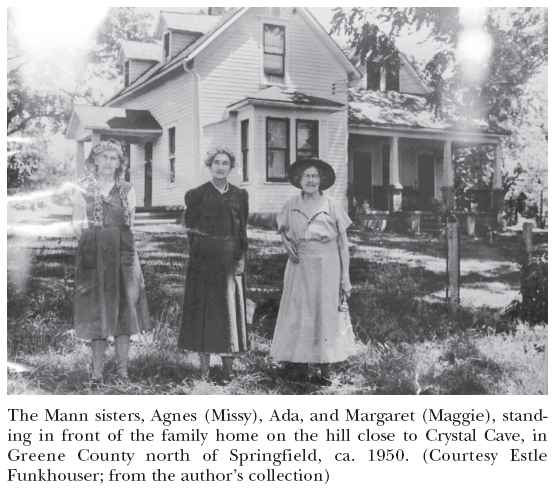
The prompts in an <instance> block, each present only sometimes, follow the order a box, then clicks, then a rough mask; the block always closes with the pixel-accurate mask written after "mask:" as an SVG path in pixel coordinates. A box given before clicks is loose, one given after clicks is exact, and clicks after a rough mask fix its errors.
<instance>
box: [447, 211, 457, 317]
mask: <svg viewBox="0 0 555 492" xmlns="http://www.w3.org/2000/svg"><path fill="white" fill-rule="evenodd" d="M446 237H447V277H448V287H447V288H448V289H449V304H450V307H451V313H452V315H453V316H454V315H456V313H457V309H458V307H459V302H460V273H461V270H460V264H461V258H460V247H459V246H460V242H459V223H458V222H447V234H446Z"/></svg>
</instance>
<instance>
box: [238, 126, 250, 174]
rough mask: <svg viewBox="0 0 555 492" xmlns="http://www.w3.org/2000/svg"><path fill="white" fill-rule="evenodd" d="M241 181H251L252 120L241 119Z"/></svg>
mask: <svg viewBox="0 0 555 492" xmlns="http://www.w3.org/2000/svg"><path fill="white" fill-rule="evenodd" d="M240 143H241V183H247V182H248V181H249V157H250V145H249V143H250V120H249V119H245V120H241V142H240Z"/></svg>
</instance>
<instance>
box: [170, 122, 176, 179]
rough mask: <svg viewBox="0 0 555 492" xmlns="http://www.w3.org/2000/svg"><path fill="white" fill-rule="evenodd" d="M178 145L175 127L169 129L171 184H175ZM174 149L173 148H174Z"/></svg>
mask: <svg viewBox="0 0 555 492" xmlns="http://www.w3.org/2000/svg"><path fill="white" fill-rule="evenodd" d="M176 145H177V138H176V130H175V126H173V127H171V128H168V163H169V171H170V173H169V177H170V183H175V175H176V171H175V160H176V159H175V149H176ZM172 147H173V148H172Z"/></svg>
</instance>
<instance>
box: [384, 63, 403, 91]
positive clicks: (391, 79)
mask: <svg viewBox="0 0 555 492" xmlns="http://www.w3.org/2000/svg"><path fill="white" fill-rule="evenodd" d="M385 90H386V91H395V92H401V91H400V83H399V68H398V67H388V69H387V71H386V73H385Z"/></svg>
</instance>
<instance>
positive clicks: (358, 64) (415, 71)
mask: <svg viewBox="0 0 555 492" xmlns="http://www.w3.org/2000/svg"><path fill="white" fill-rule="evenodd" d="M396 51H397V54H398V55H399V58H401V62H402V63H403V65H404V66H405V67H407V69H408V70H409V71H410V72H412V74H413V76H414V77H415V78H416V79H417V80H418V82H419V83H420V84H422V87H423V88H424V90H425V91H426V92H428V93H430V92H432V91H431V89H430V87H429V86H428V84H427V83H426V81H425V80H424V78H423V77H422V75H421V74H420V72H419V71H418V69H417V68H416V67H415V66H414V64H413V63H412V62H411V61H410V60H409V57H408V56H407V55H405V54H404V53H403V52H402V51H399V50H398V49H397V50H396ZM355 52H356V49H355V48H351V49H350V50H348V51H347V53H346V55H347V56H348V57H349V60H351V62H352V63H353V65H355V66H356V67H357V68H359V67H363V63H362V60H361V59H360V55H355ZM380 59H381V56H379V57H374V58H373V61H379V60H380ZM362 69H363V70H364V71H366V68H365V67H364V68H362Z"/></svg>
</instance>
